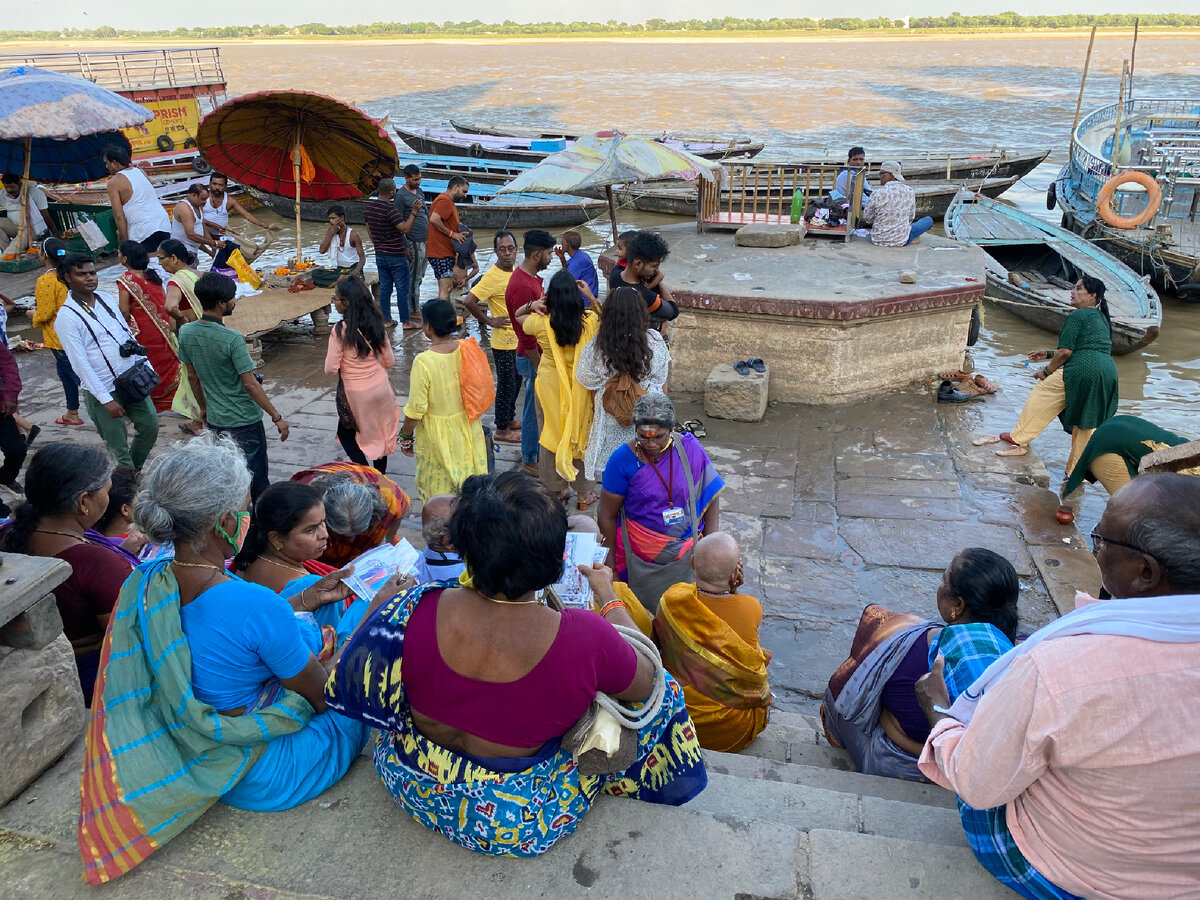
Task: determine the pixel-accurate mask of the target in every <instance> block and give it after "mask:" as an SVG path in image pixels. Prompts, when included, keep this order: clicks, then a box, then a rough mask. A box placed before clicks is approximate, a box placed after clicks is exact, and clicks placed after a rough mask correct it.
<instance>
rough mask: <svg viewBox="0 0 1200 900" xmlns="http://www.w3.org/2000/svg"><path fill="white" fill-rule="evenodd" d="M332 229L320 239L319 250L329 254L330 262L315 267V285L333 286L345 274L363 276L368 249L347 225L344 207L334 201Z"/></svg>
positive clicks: (330, 217) (330, 215) (331, 213)
mask: <svg viewBox="0 0 1200 900" xmlns="http://www.w3.org/2000/svg"><path fill="white" fill-rule="evenodd" d="M328 215H329V229H328V230H327V231H326V232H325V237H323V238H321V246H320V248H319V249H318V251H317V252H318V253H328V254H329V255H330V257H332V258H331V259H330V265H327V266H322V267H321V268H319V269H313V279H312V280H313V284H315V285H316V286H317V287H330V286H332V285H335V284H337V283H338V281H340V280H341V278H342V276H343V275H357V276H358V277H359V278H361V277H362V271H363V266H365V265H366V264H367V251H366V250H364V249H363V242H362V238H360V237H359V236H358V232H357V231H355V230H354V229H353V228H351V227H350V226H349V225H347V224H346V209H345V207H342V206H339V205H337V204H334V205H333V206H331V207H329V213H328Z"/></svg>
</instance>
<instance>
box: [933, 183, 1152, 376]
mask: <svg viewBox="0 0 1200 900" xmlns="http://www.w3.org/2000/svg"><path fill="white" fill-rule="evenodd" d="M945 230H946V234H947V235H949V236H950V237H953V238H955V239H956V240H960V241H963V242H965V243H969V244H975V245H976V246H978V247H980V248H981V249H982V250H983V251H984V252H985V253H987V254H988V266H987V293H986V296H987V299H988V300H990V301H991V302H993V303H994V304H996V305H998V306H1000V307H1001V308H1002V309H1004V310H1005V311H1006V312H1009V313H1012V315H1014V316H1016V317H1017V318H1019V319H1022V320H1023V321H1026V322H1028V323H1029V324H1031V325H1034V326H1036V327H1038V328H1043V329H1045V330H1046V331H1049V332H1052V333H1054V334H1057V333H1058V332H1059V331H1060V330H1061V328H1062V323H1063V321H1064V320H1065V319H1066V317H1067V316H1068V315H1069V314H1070V313H1071V312H1072V310H1073V307H1072V306H1071V300H1070V288H1071V285H1072V283H1073V282H1074V281H1075V280H1076V279H1077V278H1078V277H1080V276H1081V275H1092V276H1094V277H1096V278H1099V279H1100V280H1101V281H1103V282H1104V284H1105V286H1106V287H1107V289H1108V293H1107V299H1108V303H1109V308H1110V310H1111V312H1112V324H1113V330H1112V341H1113V353H1114V354H1116V355H1121V354H1125V353H1132V352H1134V351H1136V350H1140V349H1141V348H1142V347H1145V346H1147V345H1148V344H1150V343H1152V342H1153V341H1154V340H1156V339H1157V338H1158V335H1159V331H1160V329H1161V326H1162V306H1161V304H1160V303H1159V300H1158V296H1157V295H1156V294H1155V293H1154V291H1153V290H1152V289H1151V288H1150V287H1149V286H1148V285H1147V284H1146V283H1145V282H1144V281H1143V280H1142V279H1141V278H1140V277H1139V276H1138V275H1137V274H1136V273H1135V272H1134V271H1133V270H1131V269H1130V268H1129V267H1128V266H1126V265H1125V264H1124V263H1123V262H1122V261H1121V260H1120V259H1119V258H1117V257H1115V256H1113V255H1111V254H1108V253H1105V252H1104V251H1103V250H1102V249H1100V248H1099V247H1096V246H1094V245H1092V244H1089V243H1088V242H1087V241H1086V240H1084V239H1082V238H1081V237H1079V236H1078V235H1076V234H1074V233H1072V232H1070V231H1068V230H1066V229H1063V228H1057V227H1055V226H1053V225H1050V224H1048V223H1045V222H1042V221H1040V220H1037V219H1034V218H1033V217H1032V216H1030V215H1029V214H1028V213H1025V212H1022V211H1021V210H1019V209H1016V208H1015V207H1011V206H1007V205H1005V204H1003V203H994V202H992V201H990V200H985V199H979V198H978V197H975V196H973V195H971V194H969V193H966V192H964V193H962V194H960V195H959V196H957V197H956V198H955V199H954V201H953V202H952V203H951V205H950V209H949V210H948V211H947V215H946V224H945Z"/></svg>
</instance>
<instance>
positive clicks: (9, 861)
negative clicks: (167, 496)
mask: <svg viewBox="0 0 1200 900" xmlns="http://www.w3.org/2000/svg"><path fill="white" fill-rule="evenodd" d="M775 728H776V730H778V731H783V730H786V729H788V728H793V729H801V728H808V729H809V730H811V723H804V722H799V723H797V722H789V721H781V722H780V723H777V724H776V726H775ZM826 749H828V748H826ZM81 756H82V741H79V742H77V743H76V745H75V746H74V747H73V748H72V749H71V751H70V752H69V753H68V754H67V755H66V756H65V757H64V758H63V759H62V760H60V761H59V762H58V763H57V764H56V765H54V766H53V767H52V768H51V769H50V770H48V771H47V772H46V773H45V774H44V775H43V776H42V777H41V778H40V779H39V780H38V781H37V782H35V783H34V784H33V785H31V786H30V788H29V789H27V790H26V791H25V792H24V793H23V794H21V795H20V796H19V797H17V798H16V799H15V800H14V801H13V802H12V803H10V804H9V805H8V806H6V807H4V808H0V885H3V888H0V895H2V896H4V897H5V898H9V897H12V898H20V900H24V898H39V900H40V898H44V897H55V898H65V900H72V898H79V900H85V898H94V897H96V896H98V892H97V891H96V889H95V888H91V887H88V886H87V885H85V884H84V883H83V882H82V881H81V880H80V877H79V858H78V855H77V850H76V846H75V833H74V832H75V817H76V815H77V813H78V774H77V773H78V767H79V761H80V758H81ZM708 761H709V763H710V769H709V771H710V775H709V787H708V789H707V790H705V791H704V793H702V794H701V795H700V796H699V797H697V798H696V799H695V800H693V801H692V802H691V803H689V804H687V805H686V806H683V807H680V808H670V807H660V806H652V805H649V804H644V803H638V802H636V801H630V800H622V799H617V798H611V797H601V798H600V799H599V800H598V801H597V803H596V804H595V806H594V807H593V809H592V810H591V811H590V812H589V813H588V816H587V819H586V821H585V822H583V823H582V825H581V826H580V828H579V830H578V831H577V832H576V833H575V834H574V835H573V836H571V837H570V838H567V839H565V840H563V841H561V842H560V843H559V844H558V845H557V846H555V847H554V848H553V849H552V850H551V851H550V852H548V853H546V854H545V855H543V856H541V857H539V858H537V859H533V860H518V859H510V858H502V857H499V858H498V857H485V856H481V855H478V854H474V853H471V852H469V851H466V850H463V849H461V848H459V847H456V846H455V845H452V844H451V843H449V842H448V841H447V840H446V839H445V838H443V837H441V836H440V835H436V834H433V833H431V832H429V831H427V830H426V829H424V828H422V827H421V826H419V825H417V824H416V823H415V822H413V821H412V820H411V819H410V818H409V817H408V815H406V814H405V813H404V812H403V811H402V810H401V809H399V808H398V807H397V806H396V804H395V803H394V801H393V800H392V799H391V797H389V796H388V794H387V793H386V791H385V790H384V789H383V788H382V786H381V785H380V783H379V779H378V777H377V776H376V774H375V770H374V766H373V765H372V763H371V761H370V760H368V759H359V760H356V761H355V763H354V765H353V766H352V767H351V769H350V772H349V773H348V774H347V775H346V777H345V778H344V779H343V780H342V781H341V782H339V783H338V784H337V785H335V786H334V787H333V788H331V789H330V790H328V791H326V792H325V793H324V794H322V795H321V796H319V797H317V798H316V799H314V800H312V801H310V802H308V803H306V804H303V805H302V806H300V807H298V808H296V809H293V810H289V811H287V812H283V813H275V814H259V813H249V812H244V811H241V810H235V809H232V808H231V807H228V806H224V805H222V804H219V803H218V804H216V805H214V806H213V807H212V808H211V809H210V810H209V811H208V812H207V813H206V814H205V815H204V816H203V817H201V819H200V820H199V821H197V822H196V823H195V824H193V825H192V826H191V827H190V828H189V829H188V830H187V831H186V832H185V833H184V834H183V835H181V836H180V837H178V838H177V839H176V840H175V841H173V842H172V843H171V844H169V845H168V846H167V847H165V848H164V849H162V850H160V851H159V852H158V853H156V854H154V855H153V856H152V857H151V858H150V859H149V860H148V861H147V862H145V863H143V864H142V865H141V866H139V867H138V869H137V870H135V871H134V872H133V873H131V874H130V875H128V876H125V877H123V878H121V879H119V880H118V881H117V882H115V883H114V884H112V885H109V886H107V887H106V888H105V889H104V894H105V896H106V897H111V898H131V900H150V898H154V900H157V898H160V897H164V896H170V897H172V898H184V900H230V898H238V900H244V898H247V897H254V898H263V900H317V898H364V900H374V898H380V900H382V898H390V897H395V896H398V895H399V896H410V897H421V898H426V897H428V898H461V897H464V896H475V895H482V896H489V897H492V898H496V900H510V898H511V900H527V898H529V897H531V896H533V897H536V896H556V897H563V898H575V897H580V898H582V897H587V898H620V900H628V898H631V897H633V898H637V897H650V896H664V897H696V898H714V900H718V898H719V900H735V898H741V900H802V898H803V900H858V898H862V900H866V898H871V900H876V898H882V897H889V898H892V897H895V898H906V900H947V898H957V897H971V898H978V900H1000V898H1003V897H1011V896H1012V894H1011V893H1009V892H1008V891H1007V890H1006V889H1004V888H1002V887H1000V885H999V884H997V883H995V882H994V881H992V879H991V877H990V876H988V875H987V873H986V872H984V871H983V870H982V869H981V868H980V867H979V866H978V864H977V863H976V862H975V861H974V858H973V856H972V854H971V851H970V850H969V848H967V846H966V842H965V839H964V838H963V835H962V830H961V828H960V827H959V824H958V816H957V814H956V813H955V811H954V810H953V809H950V808H947V807H946V806H945V805H944V799H945V798H939V797H938V796H937V795H936V794H935V793H934V791H936V789H932V788H929V787H928V786H925V785H917V784H910V783H903V782H889V783H887V784H880V782H885V781H886V779H878V778H874V777H872V776H865V775H861V774H860V773H856V772H846V771H843V770H841V769H839V768H836V767H835V768H829V767H819V766H811V765H806V764H799V763H783V762H780V761H778V760H774V759H763V758H757V759H756V758H754V757H749V756H745V755H731V754H720V753H710V754H708ZM881 795H888V796H881ZM401 885H402V886H403V887H400V886H401Z"/></svg>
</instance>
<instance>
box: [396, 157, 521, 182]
mask: <svg viewBox="0 0 1200 900" xmlns="http://www.w3.org/2000/svg"><path fill="white" fill-rule="evenodd" d="M397 157H398V158H399V160H400V168H401V169H403V168H404V167H405V166H407V165H416V166H420V168H421V175H422V176H423V177H425V178H434V179H437V180H440V181H446V180H447V179H449V178H451V177H452V176H454V175H461V176H463V177H464V178H466V179H467V181H469V182H471V184H492V185H497V186H499V185H502V184H508V183H509V182H510V181H512V180H513V179H514V178H516V177H517V176H518V175H520V174H521V173H522V172H524V171H525V170H526V169H532V168H533V167H534V166H535V165H537V163H534V162H514V161H512V160H504V159H475V158H474V157H470V156H428V155H426V154H423V153H399V154H397ZM401 177H403V176H402V175H398V176H397V181H398V180H399V179H400V178H401Z"/></svg>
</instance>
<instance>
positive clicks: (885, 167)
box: [863, 160, 933, 247]
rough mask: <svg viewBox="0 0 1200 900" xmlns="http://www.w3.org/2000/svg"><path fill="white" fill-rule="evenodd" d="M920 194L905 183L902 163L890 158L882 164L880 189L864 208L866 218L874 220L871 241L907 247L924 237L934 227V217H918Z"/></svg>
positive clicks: (881, 244)
mask: <svg viewBox="0 0 1200 900" xmlns="http://www.w3.org/2000/svg"><path fill="white" fill-rule="evenodd" d="M916 214H917V196H916V194H914V193H913V189H912V188H910V187H909V186H908V185H907V184H905V183H904V175H903V173H902V172H901V171H900V163H898V162H896V161H895V160H888V161H887V162H885V163H883V164H882V165H881V166H880V167H879V189H878V190H877V191H875V192H874V193H873V194H871V199H870V200H868V201H867V205H866V206H865V207H864V208H863V218H864V219H866V220H867V222H869V223H871V243H873V244H879V245H880V246H881V247H906V246H908V245H909V244H911V243H914V242H915V241H918V240H920V239H921V235H923V234H924V233H925V232H927V231H928V230H929V229H930V228H932V227H933V219H931V218H929V216H924V217H922V218H920V219H917V221H915V222H914V221H913V218H914V217H915V216H916Z"/></svg>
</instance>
